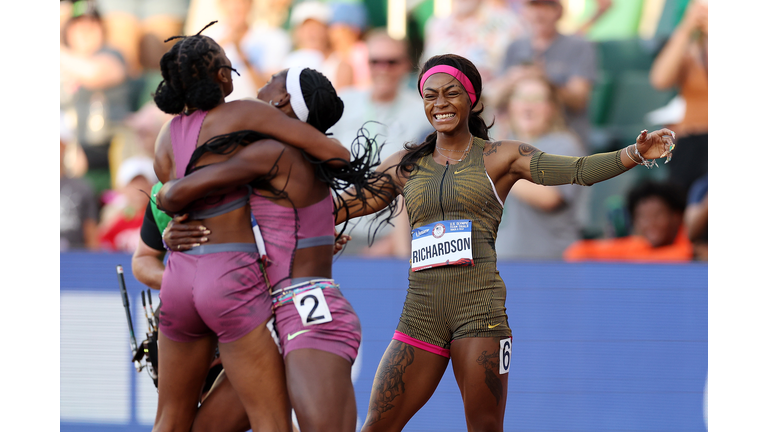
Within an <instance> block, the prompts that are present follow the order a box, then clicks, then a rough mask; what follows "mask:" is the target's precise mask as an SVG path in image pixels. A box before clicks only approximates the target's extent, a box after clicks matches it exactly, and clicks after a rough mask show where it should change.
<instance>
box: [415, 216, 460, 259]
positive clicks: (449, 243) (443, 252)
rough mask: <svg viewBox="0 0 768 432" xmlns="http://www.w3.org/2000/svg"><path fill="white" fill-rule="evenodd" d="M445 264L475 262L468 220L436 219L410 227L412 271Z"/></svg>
mask: <svg viewBox="0 0 768 432" xmlns="http://www.w3.org/2000/svg"><path fill="white" fill-rule="evenodd" d="M446 265H460V266H471V265H475V262H474V260H473V259H472V221H471V220H469V219H459V220H448V221H439V222H435V223H431V224H429V225H424V226H422V227H419V228H415V229H414V230H413V231H411V270H412V271H419V270H426V269H429V268H433V267H441V266H446Z"/></svg>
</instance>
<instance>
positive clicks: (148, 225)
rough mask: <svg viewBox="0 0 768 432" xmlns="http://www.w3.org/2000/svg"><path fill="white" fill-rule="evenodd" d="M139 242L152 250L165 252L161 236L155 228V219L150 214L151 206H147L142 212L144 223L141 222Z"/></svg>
mask: <svg viewBox="0 0 768 432" xmlns="http://www.w3.org/2000/svg"><path fill="white" fill-rule="evenodd" d="M141 240H142V241H143V242H144V243H146V245H147V246H149V247H151V248H152V249H155V250H159V251H163V252H165V247H164V246H163V235H162V234H161V233H160V229H159V228H158V227H157V223H156V222H155V217H154V215H153V214H152V206H149V205H148V206H147V210H146V211H144V221H142V222H141Z"/></svg>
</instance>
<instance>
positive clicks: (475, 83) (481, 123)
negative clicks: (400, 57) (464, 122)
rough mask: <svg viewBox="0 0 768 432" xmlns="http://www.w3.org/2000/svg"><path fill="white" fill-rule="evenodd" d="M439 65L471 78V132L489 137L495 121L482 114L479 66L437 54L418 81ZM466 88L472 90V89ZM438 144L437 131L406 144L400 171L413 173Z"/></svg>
mask: <svg viewBox="0 0 768 432" xmlns="http://www.w3.org/2000/svg"><path fill="white" fill-rule="evenodd" d="M438 65H448V66H453V67H455V68H456V69H458V70H460V71H461V72H462V73H464V75H466V76H467V78H469V82H470V83H472V87H474V90H475V96H476V99H475V103H473V104H472V106H471V107H470V112H469V132H470V133H471V134H472V135H473V136H476V137H480V138H482V139H484V140H487V139H489V138H488V130H489V129H490V128H491V127H493V123H491V124H490V125H487V124H486V123H485V120H483V118H482V117H481V116H480V114H482V113H483V110H484V109H485V107H484V106H483V104H481V103H480V97H481V96H482V94H483V80H482V78H481V77H480V72H479V71H478V70H477V67H475V65H474V64H473V63H472V62H471V61H469V60H467V59H466V58H464V57H462V56H458V55H455V54H443V55H436V56H434V57H431V58H430V59H429V60H427V61H426V62H425V63H424V66H422V68H421V73H419V79H418V80H417V81H416V82H421V77H422V76H424V73H425V72H427V71H428V70H429V69H431V68H433V67H434V66H438ZM465 90H467V91H470V89H465ZM436 145H437V131H434V132H432V133H431V134H429V135H427V138H426V139H425V140H424V141H423V142H421V143H420V144H415V143H411V144H406V145H405V149H406V150H408V151H407V153H406V154H405V155H404V156H403V158H402V160H401V161H400V163H399V164H398V166H397V171H398V173H401V174H410V173H412V172H413V171H414V170H416V169H417V167H418V161H419V159H421V158H422V157H424V156H426V155H431V154H432V152H434V151H435V146H436Z"/></svg>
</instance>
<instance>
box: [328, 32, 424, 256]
mask: <svg viewBox="0 0 768 432" xmlns="http://www.w3.org/2000/svg"><path fill="white" fill-rule="evenodd" d="M367 46H368V53H369V64H370V68H371V85H370V87H369V88H367V89H364V90H359V89H347V90H346V91H342V92H339V97H341V99H342V101H344V114H343V115H342V116H341V120H339V122H338V123H336V124H335V125H334V126H333V127H332V128H330V129H329V130H328V132H332V133H333V136H334V137H336V138H337V139H339V141H341V143H342V144H344V145H347V146H349V145H351V144H352V142H353V141H354V139H355V136H356V135H357V130H358V129H359V128H360V126H362V125H363V123H365V122H368V121H371V120H373V121H376V122H377V123H368V124H367V125H366V128H367V130H368V132H369V133H370V134H371V136H375V135H379V136H380V138H377V141H378V142H379V143H382V142H384V143H385V144H384V145H383V146H382V148H381V160H384V159H386V158H387V157H389V156H390V155H392V154H393V153H395V152H397V151H398V150H402V149H403V145H404V144H405V143H406V142H411V143H414V142H421V141H422V140H423V138H424V137H425V136H426V135H427V134H428V133H429V131H430V130H431V126H430V124H429V121H427V118H426V117H425V116H424V109H423V108H422V106H423V105H422V102H421V99H420V98H419V95H418V93H417V92H416V91H414V90H411V89H409V88H408V86H407V82H406V81H407V77H408V74H409V73H410V72H411V71H412V69H413V64H412V62H411V58H410V56H409V53H408V42H407V41H406V40H395V39H392V38H391V37H390V36H389V35H387V32H386V31H385V30H382V29H376V30H373V31H371V32H370V33H369V34H368V37H367ZM371 221H373V216H370V217H366V218H362V219H361V221H360V222H358V223H357V226H356V227H355V228H354V230H353V231H351V234H352V240H351V241H349V242H348V243H347V246H346V249H345V253H346V254H350V255H354V254H359V253H363V254H366V255H369V256H393V255H394V256H400V257H404V256H408V255H409V253H410V224H409V222H408V219H407V217H406V214H405V211H403V212H402V213H401V214H400V215H399V216H398V217H397V218H396V219H395V220H394V221H393V223H394V225H395V226H394V228H392V227H385V228H383V230H382V231H381V232H380V233H378V234H377V235H376V239H377V240H376V243H375V244H374V247H373V248H371V249H369V248H368V247H367V246H368V227H369V224H370V223H372V222H371ZM373 223H375V222H373Z"/></svg>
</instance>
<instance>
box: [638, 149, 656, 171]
mask: <svg viewBox="0 0 768 432" xmlns="http://www.w3.org/2000/svg"><path fill="white" fill-rule="evenodd" d="M635 154H636V155H637V156H638V157H639V158H640V161H641V162H642V163H643V165H644V166H645V167H646V168H648V169H651V168H653V167H654V166H655V167H657V168H658V166H659V165H658V164H656V159H651V160H648V159H646V158H644V157H643V155H641V154H640V152H639V151H638V150H637V144H635Z"/></svg>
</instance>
